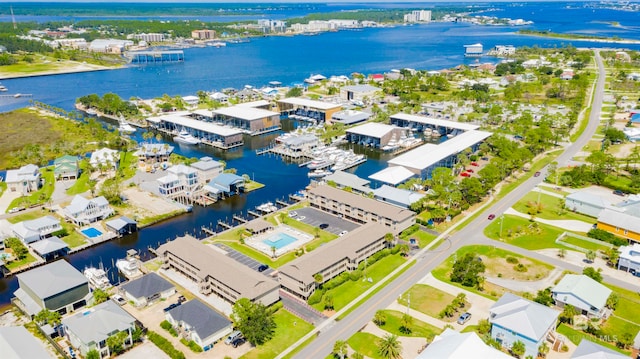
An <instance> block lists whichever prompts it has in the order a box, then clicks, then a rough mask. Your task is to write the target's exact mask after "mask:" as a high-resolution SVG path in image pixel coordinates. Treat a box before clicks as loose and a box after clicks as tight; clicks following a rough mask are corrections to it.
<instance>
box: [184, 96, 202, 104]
mask: <svg viewBox="0 0 640 359" xmlns="http://www.w3.org/2000/svg"><path fill="white" fill-rule="evenodd" d="M182 101H184V103H186V104H187V106H192V107H193V106H198V102H200V98H199V97H198V96H193V95H189V96H182Z"/></svg>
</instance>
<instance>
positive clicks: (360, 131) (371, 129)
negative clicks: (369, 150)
mask: <svg viewBox="0 0 640 359" xmlns="http://www.w3.org/2000/svg"><path fill="white" fill-rule="evenodd" d="M395 129H400V127H397V126H392V125H385V124H384V123H377V122H369V123H365V124H363V125H358V126H355V127H352V128H349V129H347V133H355V134H357V135H363V136H369V137H375V138H381V137H383V136H385V135H386V134H388V133H389V132H391V131H393V130H395Z"/></svg>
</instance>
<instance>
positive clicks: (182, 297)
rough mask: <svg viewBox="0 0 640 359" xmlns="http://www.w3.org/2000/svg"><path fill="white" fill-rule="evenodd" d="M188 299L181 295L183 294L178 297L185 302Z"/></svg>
mask: <svg viewBox="0 0 640 359" xmlns="http://www.w3.org/2000/svg"><path fill="white" fill-rule="evenodd" d="M186 301H187V298H185V297H184V295H181V296H179V297H178V302H180V303H184V302H186Z"/></svg>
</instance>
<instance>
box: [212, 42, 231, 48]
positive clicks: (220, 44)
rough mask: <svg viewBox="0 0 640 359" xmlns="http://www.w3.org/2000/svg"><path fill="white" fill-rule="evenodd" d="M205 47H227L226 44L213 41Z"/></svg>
mask: <svg viewBox="0 0 640 359" xmlns="http://www.w3.org/2000/svg"><path fill="white" fill-rule="evenodd" d="M207 45H209V46H213V47H218V48H219V47H225V46H227V43H226V42H222V41H215V42H210V43H208V44H207Z"/></svg>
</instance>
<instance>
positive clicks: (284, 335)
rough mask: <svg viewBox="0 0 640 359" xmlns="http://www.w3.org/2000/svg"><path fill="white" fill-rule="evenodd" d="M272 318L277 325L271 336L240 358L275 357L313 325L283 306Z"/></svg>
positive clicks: (258, 358) (259, 358) (307, 331)
mask: <svg viewBox="0 0 640 359" xmlns="http://www.w3.org/2000/svg"><path fill="white" fill-rule="evenodd" d="M274 320H275V322H276V326H277V327H276V331H275V333H274V335H273V338H271V340H269V341H268V342H266V343H265V344H263V345H260V346H257V347H256V348H254V349H253V350H251V351H250V352H248V353H247V354H245V355H243V356H242V357H241V358H244V359H261V358H264V359H271V358H275V357H276V356H277V355H278V354H280V353H281V352H283V351H284V350H285V349H286V348H288V347H289V346H290V345H292V344H293V343H295V342H297V341H298V340H299V339H300V338H302V337H303V336H305V335H306V334H307V333H309V332H310V331H311V330H312V329H313V325H311V324H309V323H307V322H305V321H304V320H302V319H300V318H298V317H296V316H295V315H293V314H291V313H290V312H289V311H287V310H286V309H284V308H281V309H279V310H278V311H277V312H276V314H274Z"/></svg>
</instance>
